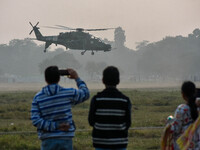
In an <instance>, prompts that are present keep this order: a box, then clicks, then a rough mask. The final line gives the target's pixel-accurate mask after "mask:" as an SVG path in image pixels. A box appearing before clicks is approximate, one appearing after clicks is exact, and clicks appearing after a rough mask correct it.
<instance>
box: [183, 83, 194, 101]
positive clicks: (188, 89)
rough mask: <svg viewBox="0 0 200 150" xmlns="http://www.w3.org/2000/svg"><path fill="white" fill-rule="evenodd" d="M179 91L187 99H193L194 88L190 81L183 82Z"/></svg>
mask: <svg viewBox="0 0 200 150" xmlns="http://www.w3.org/2000/svg"><path fill="white" fill-rule="evenodd" d="M181 91H182V93H183V94H184V95H185V96H186V97H187V98H191V97H194V95H195V92H196V86H195V84H194V83H193V82H191V81H185V82H184V83H183V84H182V87H181Z"/></svg>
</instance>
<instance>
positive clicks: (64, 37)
mask: <svg viewBox="0 0 200 150" xmlns="http://www.w3.org/2000/svg"><path fill="white" fill-rule="evenodd" d="M33 31H34V33H35V35H36V38H37V40H39V41H44V42H46V44H45V50H44V52H46V49H47V48H48V47H49V46H50V45H51V44H52V43H54V44H55V45H57V44H59V45H63V46H65V47H66V49H73V50H84V52H82V53H81V54H82V55H83V54H84V53H85V52H86V51H88V50H90V51H92V54H94V52H93V51H104V52H106V51H110V50H111V45H110V44H106V43H104V42H103V41H101V39H99V38H96V37H94V36H92V35H91V34H89V33H87V32H83V31H81V30H80V31H79V30H78V31H76V32H75V31H71V32H64V33H63V32H61V33H60V34H59V35H56V36H43V35H42V34H41V33H40V31H39V28H38V27H36V26H33ZM31 32H32V31H31Z"/></svg>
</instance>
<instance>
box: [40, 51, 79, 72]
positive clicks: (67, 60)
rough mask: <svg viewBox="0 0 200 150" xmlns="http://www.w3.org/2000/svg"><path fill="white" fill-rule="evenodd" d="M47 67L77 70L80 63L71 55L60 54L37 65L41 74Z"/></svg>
mask: <svg viewBox="0 0 200 150" xmlns="http://www.w3.org/2000/svg"><path fill="white" fill-rule="evenodd" d="M48 66H58V67H59V68H74V69H79V68H80V67H81V65H80V63H79V62H78V61H77V60H76V59H75V58H74V56H73V54H70V53H67V52H62V53H60V54H58V55H55V56H54V57H53V58H47V59H45V60H44V61H43V62H42V63H40V64H39V69H40V73H43V72H44V70H45V69H46V68H47V67H48Z"/></svg>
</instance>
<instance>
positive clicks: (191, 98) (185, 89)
mask: <svg viewBox="0 0 200 150" xmlns="http://www.w3.org/2000/svg"><path fill="white" fill-rule="evenodd" d="M181 91H182V93H183V94H184V96H186V97H187V99H188V105H189V107H190V113H191V117H192V119H193V121H195V120H196V119H197V117H198V111H197V106H196V103H195V100H196V98H195V94H196V86H195V84H194V83H193V82H191V81H185V82H184V83H183V84H182V87H181Z"/></svg>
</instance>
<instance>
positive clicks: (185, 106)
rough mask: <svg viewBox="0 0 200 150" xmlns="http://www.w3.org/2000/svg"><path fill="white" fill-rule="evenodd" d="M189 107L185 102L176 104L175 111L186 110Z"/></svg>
mask: <svg viewBox="0 0 200 150" xmlns="http://www.w3.org/2000/svg"><path fill="white" fill-rule="evenodd" d="M189 109H190V107H189V106H188V105H187V104H180V105H178V107H177V109H176V111H180V112H186V111H189Z"/></svg>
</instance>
